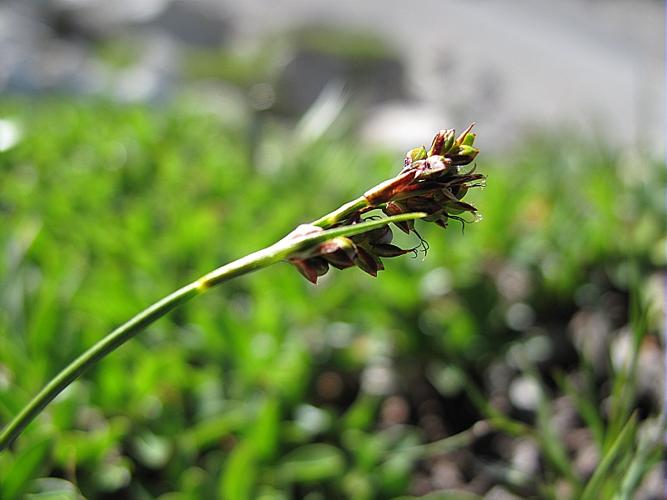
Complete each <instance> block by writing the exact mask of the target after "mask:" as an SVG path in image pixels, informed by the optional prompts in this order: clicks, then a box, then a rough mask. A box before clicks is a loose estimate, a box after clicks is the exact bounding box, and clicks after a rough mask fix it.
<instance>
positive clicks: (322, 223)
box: [311, 196, 369, 229]
mask: <svg viewBox="0 0 667 500" xmlns="http://www.w3.org/2000/svg"><path fill="white" fill-rule="evenodd" d="M368 206H369V203H368V200H367V199H366V198H365V197H363V196H360V197H359V198H357V199H356V200H352V201H350V202H348V203H346V204H345V205H342V206H341V207H340V208H338V209H336V210H334V211H333V212H331V213H330V214H327V215H325V216H324V217H321V218H319V219H317V220H316V221H313V222H311V224H312V225H313V226H319V227H322V228H325V229H326V228H328V227H331V226H333V225H334V224H335V223H337V222H339V221H341V220H343V219H345V218H346V217H347V216H349V215H352V214H353V213H354V212H356V211H357V210H361V209H363V208H366V207H368Z"/></svg>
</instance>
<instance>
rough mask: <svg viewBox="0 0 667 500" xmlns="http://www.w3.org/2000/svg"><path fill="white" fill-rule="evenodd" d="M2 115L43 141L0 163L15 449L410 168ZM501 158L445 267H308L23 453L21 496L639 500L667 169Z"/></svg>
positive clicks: (307, 146) (7, 390) (648, 458)
mask: <svg viewBox="0 0 667 500" xmlns="http://www.w3.org/2000/svg"><path fill="white" fill-rule="evenodd" d="M0 110H2V116H4V117H7V118H9V119H11V120H13V121H14V122H15V123H17V124H19V125H20V126H21V128H22V131H23V136H22V139H21V140H20V141H19V142H18V144H17V145H16V146H15V147H13V148H11V149H9V150H8V151H5V152H3V153H0V214H1V215H2V217H1V218H0V241H1V242H2V245H1V248H2V250H3V251H2V253H1V255H0V424H3V423H6V422H7V421H8V420H9V419H10V418H11V417H12V416H13V415H15V414H16V413H17V411H18V410H19V409H20V408H21V406H22V405H23V404H25V403H26V402H27V401H28V399H29V398H30V397H31V395H33V394H34V393H35V392H36V391H38V390H39V389H40V388H41V387H42V386H43V384H44V383H45V382H46V381H47V380H48V379H49V377H51V376H52V375H54V374H55V373H56V372H57V371H58V370H59V369H60V368H61V367H62V366H64V365H65V364H66V363H67V362H68V361H70V360H71V359H73V358H74V357H75V356H77V355H78V354H79V353H81V352H82V351H83V350H84V349H85V348H86V347H88V346H90V345H91V344H92V343H94V342H95V341H96V340H97V339H99V338H100V337H101V336H102V335H104V334H105V333H106V332H108V331H110V330H111V329H112V328H113V327H115V326H117V325H118V324H119V323H121V322H123V321H124V320H126V319H127V318H128V317H129V316H130V315H132V314H134V313H135V312H137V311H138V310H140V309H142V308H143V307H145V306H146V305H148V304H150V303H152V302H153V301H154V300H156V299H157V298H159V297H161V296H163V295H165V294H166V293H168V292H169V291H171V290H173V289H175V288H176V287H177V286H180V285H182V284H184V283H186V282H189V281H191V280H192V279H194V278H196V277H197V276H199V275H201V274H203V273H205V272H207V271H209V270H210V269H212V268H214V267H217V266H218V265H220V264H222V263H225V262H228V261H230V260H233V259H235V258H237V257H239V256H242V255H244V254H245V253H248V252H250V251H253V250H255V249H258V248H261V247H263V246H265V245H266V244H268V243H271V242H273V241H275V240H276V239H278V238H280V237H282V236H283V235H284V234H286V233H287V232H288V231H290V230H291V229H292V228H293V227H294V226H295V225H296V224H298V223H302V222H306V221H308V220H312V219H314V218H317V217H318V216H320V215H321V214H323V213H326V212H328V211H330V210H331V209H333V208H335V207H337V206H339V205H340V204H341V203H342V202H344V201H347V200H348V199H352V198H354V197H356V196H358V195H359V193H360V192H362V190H364V189H366V188H368V187H370V186H372V185H374V184H376V183H377V182H379V181H380V180H382V179H385V178H387V177H389V176H391V175H394V174H395V173H396V172H397V170H398V169H399V168H400V166H401V158H400V157H398V156H397V155H395V154H393V153H392V154H390V153H387V152H384V153H383V152H381V151H368V150H365V149H364V148H362V147H361V145H360V144H359V143H358V142H357V141H356V140H355V138H354V134H353V133H352V131H351V128H350V126H349V123H350V122H351V121H352V120H349V119H348V120H345V119H343V120H339V121H338V122H337V123H336V124H335V125H334V126H333V127H332V128H331V129H329V130H327V132H326V134H324V135H318V134H304V133H301V134H297V133H294V132H292V131H291V130H290V129H289V128H287V127H284V126H281V124H280V122H278V121H274V120H271V119H266V118H265V117H263V115H261V114H260V115H257V116H256V117H255V119H261V120H263V124H264V126H263V128H262V129H261V130H262V132H261V133H260V134H257V128H256V127H252V126H250V125H248V124H247V123H246V122H244V121H240V122H237V123H233V124H230V123H226V122H225V121H224V120H221V119H220V117H218V116H216V115H215V114H213V113H207V112H205V111H203V110H202V109H200V108H199V107H196V106H187V105H181V106H172V107H168V108H166V109H157V108H146V107H139V106H119V105H112V104H109V103H105V102H98V101H73V100H68V99H64V100H43V101H33V102H28V101H27V100H19V101H17V100H14V101H5V102H2V103H0ZM448 125H449V124H448ZM461 125H464V124H461ZM249 130H250V132H248V131H249ZM301 132H303V130H302V131H301ZM305 137H308V139H305ZM428 140H429V138H427V137H425V138H424V142H427V141H428ZM478 142H479V147H480V148H481V149H482V154H481V155H480V157H479V158H478V168H479V169H480V170H481V171H482V172H484V173H485V174H487V175H488V187H487V188H485V189H483V190H476V192H474V193H470V195H469V196H470V199H471V200H474V202H475V204H476V205H477V206H478V207H479V209H480V211H481V213H482V214H483V216H484V219H483V221H482V222H480V223H476V224H470V225H468V226H467V227H466V230H465V234H461V231H460V227H459V226H458V225H457V224H456V223H454V224H453V225H452V226H451V227H450V228H449V229H448V230H447V231H445V232H443V231H441V230H437V229H436V228H430V227H424V229H423V233H422V235H423V236H424V238H426V240H428V242H429V244H430V250H429V252H428V255H427V256H426V257H425V258H424V259H422V257H419V258H416V259H411V258H410V257H403V258H400V259H393V260H391V261H389V262H388V265H387V267H388V270H387V271H385V272H383V273H381V274H380V276H379V277H378V278H377V279H372V278H370V277H368V276H366V275H364V274H363V273H361V272H360V271H358V270H356V269H353V270H349V271H344V272H330V274H329V275H327V276H326V279H324V280H322V282H321V284H320V285H318V286H317V287H313V286H312V285H310V284H309V283H307V282H306V281H305V280H303V278H301V277H300V276H299V275H298V273H297V272H295V270H294V269H292V268H290V266H288V265H286V264H285V265H278V266H275V267H274V268H272V269H271V270H267V271H262V272H260V273H257V274H254V275H250V276H247V277H243V278H240V279H238V280H235V281H233V282H231V283H228V284H225V285H224V286H222V287H220V288H219V289H215V290H212V291H211V292H210V293H208V294H207V295H205V296H204V297H201V298H199V299H197V300H196V301H194V302H192V303H190V304H187V305H185V306H184V307H182V308H180V309H179V310H177V311H175V312H174V313H172V314H170V315H169V316H168V317H167V318H164V319H162V320H160V321H159V322H158V323H157V324H155V325H153V326H151V327H150V328H149V329H148V330H147V331H146V332H145V333H143V334H141V335H140V336H139V337H138V338H137V339H135V340H133V341H132V342H131V343H130V344H128V345H126V346H124V347H123V348H122V349H120V350H119V351H118V352H116V353H114V354H113V355H112V356H111V357H110V358H108V359H106V360H104V361H102V362H101V363H100V364H99V365H98V366H97V367H96V368H95V369H93V370H91V371H90V372H89V373H87V374H86V376H85V377H83V378H82V379H81V380H80V381H78V382H76V383H75V384H74V385H73V386H72V387H71V388H69V389H68V390H67V391H66V392H65V393H63V394H62V395H61V396H60V397H59V398H58V399H57V400H56V401H55V402H54V403H53V404H52V405H51V406H50V407H49V408H48V410H47V411H46V412H45V413H44V414H43V415H42V416H40V418H39V419H38V420H37V421H36V422H35V423H34V424H33V425H31V426H30V427H29V428H28V429H27V430H26V432H25V433H24V435H23V436H22V437H21V438H20V439H19V440H18V442H17V443H16V445H15V447H14V449H13V450H12V451H11V452H2V453H1V454H0V497H1V498H18V497H21V496H22V495H23V496H25V495H27V496H28V497H31V496H32V497H34V498H37V497H39V498H42V497H43V496H48V497H50V498H78V497H79V496H84V497H86V498H119V497H121V496H125V497H128V498H156V497H159V498H164V499H167V498H169V499H176V498H178V499H181V498H230V499H243V498H263V499H281V498H309V499H317V498H360V499H363V498H396V497H400V496H402V495H420V494H425V493H430V494H431V495H433V498H449V497H448V496H446V495H450V496H451V497H452V498H464V497H463V496H461V495H463V494H464V493H462V492H463V491H466V492H467V493H465V494H466V495H468V496H469V497H470V498H477V495H484V494H485V493H489V492H490V491H493V490H494V488H495V491H496V492H498V491H501V490H502V492H503V493H504V494H507V495H509V494H515V495H518V496H520V497H531V496H532V497H539V498H550V497H551V498H565V497H567V496H576V497H581V498H586V497H587V496H588V497H590V498H633V495H634V494H636V491H637V490H638V488H640V485H641V484H642V482H645V481H644V479H645V477H646V475H647V474H648V473H649V472H650V471H654V472H655V471H657V468H656V466H655V464H656V463H657V461H658V460H659V458H660V451H661V450H660V445H659V441H660V439H659V438H658V436H659V431H660V428H661V427H660V425H659V413H660V408H661V403H660V400H659V397H660V396H659V395H660V394H661V392H660V391H661V390H660V388H659V386H658V385H657V384H659V379H660V377H661V372H662V370H661V369H660V363H661V358H660V356H661V354H660V352H661V351H660V349H661V348H660V345H661V340H660V339H659V335H658V325H659V310H660V307H659V304H656V301H658V300H659V294H658V293H657V292H656V290H659V281H660V279H659V277H660V273H662V272H663V271H664V264H665V258H664V243H665V238H664V227H665V222H666V221H665V213H664V208H663V205H662V199H661V195H660V193H661V186H664V170H662V169H661V168H660V165H659V164H656V163H654V162H651V161H649V160H647V159H646V158H644V157H642V156H641V154H640V153H638V152H636V151H624V150H612V149H610V148H608V147H603V146H601V145H598V144H591V143H581V142H580V141H578V140H577V138H576V137H568V136H565V135H564V136H561V137H537V136H536V137H526V138H525V140H524V141H523V143H524V144H523V145H522V146H521V147H520V148H518V149H516V150H514V151H512V152H511V153H507V154H504V155H496V157H493V156H490V155H487V154H485V153H484V138H483V137H479V138H478ZM615 346H620V347H615ZM656 356H657V357H656ZM651 360H653V362H652V363H651ZM656 360H657V361H656ZM651 366H653V369H654V371H650V367H651ZM647 370H648V371H647ZM655 373H657V374H658V375H657V377H656V376H655ZM652 377H653V378H652ZM647 380H648V381H647ZM563 408H567V409H568V411H569V413H567V412H565V414H567V415H569V420H567V419H566V420H567V422H566V423H563V422H562V420H563V418H561V421H557V420H558V418H559V416H561V417H562V415H563V413H564V412H563V411H562V409H563ZM526 443H527V444H526ZM521 446H524V448H525V446H528V447H529V448H530V449H531V450H534V455H531V456H533V459H532V460H528V462H529V464H528V465H527V466H522V465H521V461H520V460H518V459H517V454H518V451H517V450H519V449H521ZM582 450H588V453H589V455H590V456H591V457H592V458H589V460H588V462H586V461H585V460H584V459H582V458H581V455H582V453H583V452H582ZM447 474H449V475H447ZM653 476H655V473H654V474H653ZM649 477H650V476H649ZM443 478H445V479H443ZM447 478H450V480H447ZM499 488H500V489H499ZM456 495H458V496H456ZM465 498H468V497H465Z"/></svg>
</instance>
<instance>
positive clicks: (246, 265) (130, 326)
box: [0, 200, 426, 451]
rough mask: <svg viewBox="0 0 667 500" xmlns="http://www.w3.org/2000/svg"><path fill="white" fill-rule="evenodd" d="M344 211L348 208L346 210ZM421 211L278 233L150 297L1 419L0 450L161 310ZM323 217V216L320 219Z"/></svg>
mask: <svg viewBox="0 0 667 500" xmlns="http://www.w3.org/2000/svg"><path fill="white" fill-rule="evenodd" d="M357 204H358V200H357V201H355V202H351V203H348V204H346V205H343V207H348V208H345V210H342V209H343V207H341V209H339V210H336V211H334V212H332V213H331V214H329V215H328V216H325V217H324V218H322V219H320V220H319V221H316V222H321V224H320V227H321V226H324V227H328V226H327V224H328V225H332V224H333V223H335V221H334V222H332V223H329V222H327V221H332V220H334V219H333V218H334V217H337V216H340V214H342V213H343V212H346V213H347V214H349V213H352V212H353V211H354V210H357V209H358V208H354V209H352V208H351V207H352V206H357ZM349 210H352V212H350V211H349ZM424 216H426V214H424V213H412V214H402V215H397V216H393V217H387V218H384V219H381V220H375V221H368V222H362V223H359V224H354V225H351V226H344V227H339V228H335V229H329V230H325V231H319V232H314V233H311V234H307V235H305V236H295V237H293V236H291V235H288V236H287V237H285V238H283V239H282V240H280V241H278V242H277V243H275V244H273V245H271V246H269V247H267V248H264V249H262V250H259V251H257V252H254V253H251V254H249V255H246V256H245V257H242V258H240V259H238V260H235V261H234V262H230V263H229V264H226V265H224V266H222V267H219V268H218V269H216V270H214V271H211V272H210V273H208V274H206V275H204V276H202V277H201V278H199V279H198V280H196V281H193V282H192V283H190V284H189V285H186V286H184V287H182V288H180V289H178V290H176V291H175V292H173V293H171V294H169V295H167V296H166V297H164V298H163V299H161V300H159V301H157V302H155V303H154V304H153V305H151V306H149V307H148V308H146V309H144V310H143V311H141V312H140V313H139V314H137V315H136V316H134V317H133V318H132V319H130V320H129V321H127V322H126V323H124V324H123V325H121V326H119V327H118V328H116V329H115V330H114V331H112V332H111V333H109V334H108V335H107V336H105V337H104V338H102V339H101V340H100V341H98V342H97V343H95V344H94V345H93V346H92V347H90V348H89V349H88V350H87V351H85V352H84V353H83V354H81V355H80V356H79V357H78V358H76V359H75V360H74V361H72V362H71V363H70V364H69V365H67V366H66V367H65V368H64V369H63V370H62V371H61V372H60V373H58V374H57V375H56V376H55V377H54V378H53V379H51V381H50V382H49V383H48V384H47V385H46V386H45V387H44V388H43V389H42V390H41V391H40V392H39V393H37V395H36V396H35V397H34V398H33V399H32V400H31V401H30V402H29V403H28V404H27V405H26V406H25V407H24V408H23V409H22V410H21V411H20V412H19V414H18V415H17V416H16V417H14V419H13V420H12V421H11V422H10V423H9V424H7V425H6V426H5V427H4V428H3V429H2V432H0V451H2V450H3V449H5V448H7V447H8V446H9V445H10V444H11V443H12V442H13V441H14V439H16V437H17V436H18V435H19V434H20V433H21V431H23V429H24V428H25V427H26V426H27V425H28V424H29V423H30V422H32V420H34V418H35V417H36V416H37V415H39V414H40V413H41V412H42V410H43V409H44V408H45V407H46V406H47V405H48V404H49V403H50V402H51V401H53V399H54V398H55V397H56V396H57V395H58V394H60V393H61V392H62V391H63V390H64V389H65V388H66V387H67V386H68V385H70V384H71V383H72V382H74V381H75V380H76V379H77V378H78V377H79V376H80V375H81V374H82V373H83V372H85V371H86V370H87V369H88V368H90V367H91V366H92V365H94V364H95V363H97V361H99V360H100V359H102V358H104V357H105V356H106V355H107V354H109V353H111V352H113V351H115V350H116V349H117V348H118V347H120V346H121V345H122V344H124V343H125V342H127V341H128V340H130V339H131V338H132V337H134V336H135V335H136V334H137V333H139V332H141V331H142V330H144V329H145V328H146V327H147V326H148V325H150V324H151V323H153V322H154V321H156V320H157V319H159V318H161V317H162V316H164V315H165V314H167V313H168V312H169V311H171V310H172V309H174V308H176V307H177V306H179V305H181V304H183V303H184V302H186V301H188V300H190V299H191V298H193V297H196V296H197V295H200V294H202V293H204V292H205V291H206V290H208V289H209V288H211V287H213V286H215V285H218V284H219V283H222V282H223V281H227V280H230V279H232V278H236V277H237V276H241V275H243V274H247V273H250V272H252V271H256V270H258V269H262V268H264V267H267V266H270V265H272V264H275V263H276V262H280V261H282V260H284V259H285V258H287V257H289V256H290V255H291V254H294V253H295V252H298V251H300V250H303V249H304V248H308V247H309V246H311V245H315V244H318V243H322V242H324V241H326V240H329V239H332V238H335V237H337V236H351V235H354V234H359V233H362V232H365V231H370V230H372V229H374V228H377V227H380V226H383V225H386V224H389V223H391V222H400V221H404V220H412V219H418V218H421V217H424ZM325 219H326V220H325Z"/></svg>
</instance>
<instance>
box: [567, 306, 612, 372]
mask: <svg viewBox="0 0 667 500" xmlns="http://www.w3.org/2000/svg"><path fill="white" fill-rule="evenodd" d="M568 330H569V333H570V335H571V337H572V341H573V342H574V345H575V346H576V347H577V349H578V350H579V352H580V353H581V354H582V355H583V356H584V357H585V358H586V359H587V360H588V361H589V362H590V363H591V364H592V365H593V367H594V368H595V370H596V371H597V372H598V373H604V372H605V371H606V365H607V352H608V348H609V337H610V334H611V324H610V321H609V318H608V317H607V315H605V314H604V313H602V312H597V311H590V310H582V311H579V312H578V313H576V314H575V315H574V317H573V318H572V320H571V321H570V325H569V328H568Z"/></svg>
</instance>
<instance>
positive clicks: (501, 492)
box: [484, 486, 521, 500]
mask: <svg viewBox="0 0 667 500" xmlns="http://www.w3.org/2000/svg"><path fill="white" fill-rule="evenodd" d="M520 498H521V497H518V496H516V495H514V494H513V493H510V492H509V491H507V490H506V489H505V488H503V487H502V486H494V487H493V488H491V489H490V490H489V491H488V492H487V493H486V495H484V499H485V500H520Z"/></svg>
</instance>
